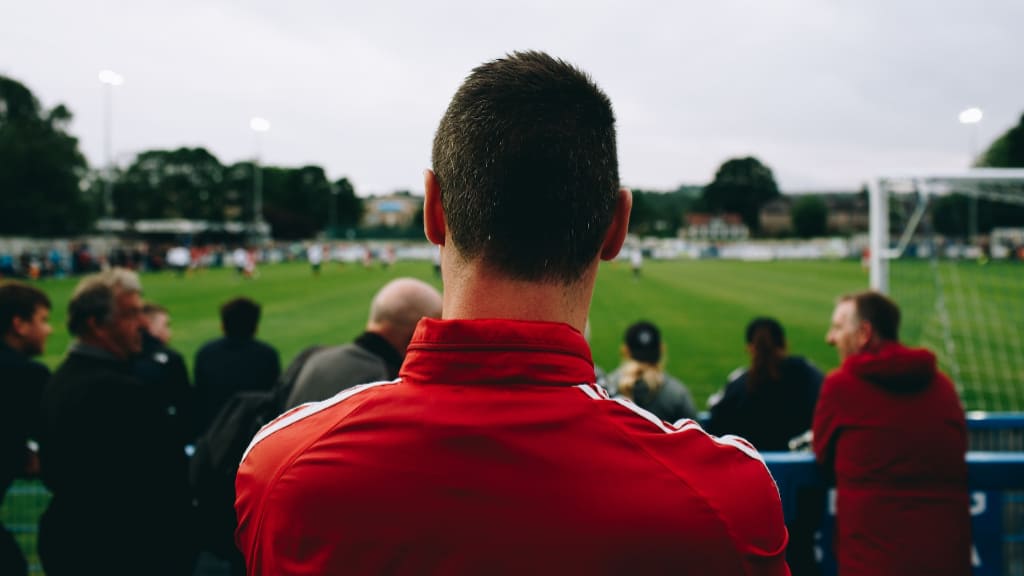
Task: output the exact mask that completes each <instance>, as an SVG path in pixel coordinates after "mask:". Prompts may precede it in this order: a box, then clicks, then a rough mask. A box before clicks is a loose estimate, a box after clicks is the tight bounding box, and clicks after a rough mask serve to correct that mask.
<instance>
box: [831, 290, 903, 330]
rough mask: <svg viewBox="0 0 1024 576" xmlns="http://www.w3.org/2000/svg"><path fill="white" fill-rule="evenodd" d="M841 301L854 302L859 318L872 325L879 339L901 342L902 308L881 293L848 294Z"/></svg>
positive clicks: (871, 291) (869, 291)
mask: <svg viewBox="0 0 1024 576" xmlns="http://www.w3.org/2000/svg"><path fill="white" fill-rule="evenodd" d="M839 301H840V302H843V301H852V302H853V306H854V309H855V310H856V312H857V318H858V319H860V320H861V321H866V322H868V323H870V324H871V327H872V328H874V330H875V334H878V337H879V338H881V339H882V340H890V341H893V342H898V341H899V339H900V338H899V336H900V307H899V306H897V305H896V302H894V301H893V300H892V299H891V298H889V297H888V296H886V295H885V294H882V293H881V292H875V291H873V290H868V291H865V292H855V293H853V294H847V295H845V296H843V297H841V298H840V299H839Z"/></svg>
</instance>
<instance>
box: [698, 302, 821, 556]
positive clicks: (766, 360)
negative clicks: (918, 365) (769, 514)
mask: <svg viewBox="0 0 1024 576" xmlns="http://www.w3.org/2000/svg"><path fill="white" fill-rule="evenodd" d="M746 342H747V352H749V353H750V368H749V369H745V368H741V369H737V370H736V371H734V372H733V373H732V375H731V376H730V378H729V383H728V384H727V385H726V387H725V390H724V391H723V392H722V393H721V395H720V399H719V400H718V401H717V402H715V403H713V404H712V406H711V419H710V420H709V421H708V424H707V426H706V429H707V431H708V432H709V433H710V434H714V435H716V436H722V435H725V434H735V435H737V436H740V437H742V438H745V439H746V440H747V441H748V442H750V443H751V444H753V445H754V448H757V449H758V450H759V451H762V452H786V451H788V450H789V445H790V440H793V439H794V438H796V437H798V436H800V435H801V434H803V433H804V432H806V431H807V430H809V429H810V428H811V424H812V421H813V419H814V407H815V405H816V404H817V402H818V392H819V391H820V390H821V382H822V379H823V378H824V377H823V376H822V374H821V371H820V370H818V369H817V368H815V367H814V365H813V364H811V363H810V362H808V361H807V360H805V359H804V358H801V357H800V356H790V355H789V354H788V352H787V349H786V334H785V332H784V331H783V329H782V325H781V324H779V322H778V321H777V320H775V319H774V318H766V317H762V318H755V319H753V320H752V321H751V322H750V324H748V325H747V330H746ZM823 506H824V493H823V492H821V491H820V490H818V489H812V490H806V491H802V492H800V493H798V494H797V515H796V517H795V518H793V519H791V520H790V522H789V523H787V527H788V529H789V546H788V548H787V550H786V560H787V561H788V562H789V567H790V570H792V573H793V576H815V575H817V574H820V573H821V572H820V568H819V566H818V564H817V561H816V560H815V558H814V532H815V530H816V529H817V527H818V524H819V521H820V519H821V515H822V507H823Z"/></svg>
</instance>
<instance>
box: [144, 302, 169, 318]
mask: <svg viewBox="0 0 1024 576" xmlns="http://www.w3.org/2000/svg"><path fill="white" fill-rule="evenodd" d="M142 314H143V316H156V315H157V314H167V308H164V307H163V306H161V305H160V304H157V303H156V302H146V303H145V304H143V305H142Z"/></svg>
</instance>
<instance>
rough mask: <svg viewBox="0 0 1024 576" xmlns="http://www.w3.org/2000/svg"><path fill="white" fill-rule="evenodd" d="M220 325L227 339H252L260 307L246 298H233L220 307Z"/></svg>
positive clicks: (258, 321) (258, 319)
mask: <svg viewBox="0 0 1024 576" xmlns="http://www.w3.org/2000/svg"><path fill="white" fill-rule="evenodd" d="M220 323H221V327H222V328H223V329H224V335H226V336H228V337H229V338H252V337H253V336H255V335H256V327H257V326H259V323H260V305H259V304H257V303H256V302H254V301H253V300H250V299H248V298H233V299H231V300H228V301H227V302H225V303H224V304H223V305H221V307H220Z"/></svg>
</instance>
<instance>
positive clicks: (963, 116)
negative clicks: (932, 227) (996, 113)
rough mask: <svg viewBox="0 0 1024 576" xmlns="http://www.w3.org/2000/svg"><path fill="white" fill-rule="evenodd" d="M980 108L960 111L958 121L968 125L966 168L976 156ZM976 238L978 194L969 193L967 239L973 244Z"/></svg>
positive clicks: (980, 116) (971, 164)
mask: <svg viewBox="0 0 1024 576" xmlns="http://www.w3.org/2000/svg"><path fill="white" fill-rule="evenodd" d="M984 116H985V115H984V113H983V112H982V111H981V108H968V109H966V110H964V111H962V112H960V118H959V119H960V123H961V124H965V125H967V126H969V130H970V131H969V132H968V139H969V140H968V145H969V148H970V153H971V158H970V163H969V164H968V168H972V167H973V166H974V163H975V161H976V160H977V157H978V123H979V122H981V119H982V118H983V117H984ZM977 240H978V195H977V194H971V196H970V198H968V199H967V241H968V242H970V243H971V244H974V243H975V242H977Z"/></svg>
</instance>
